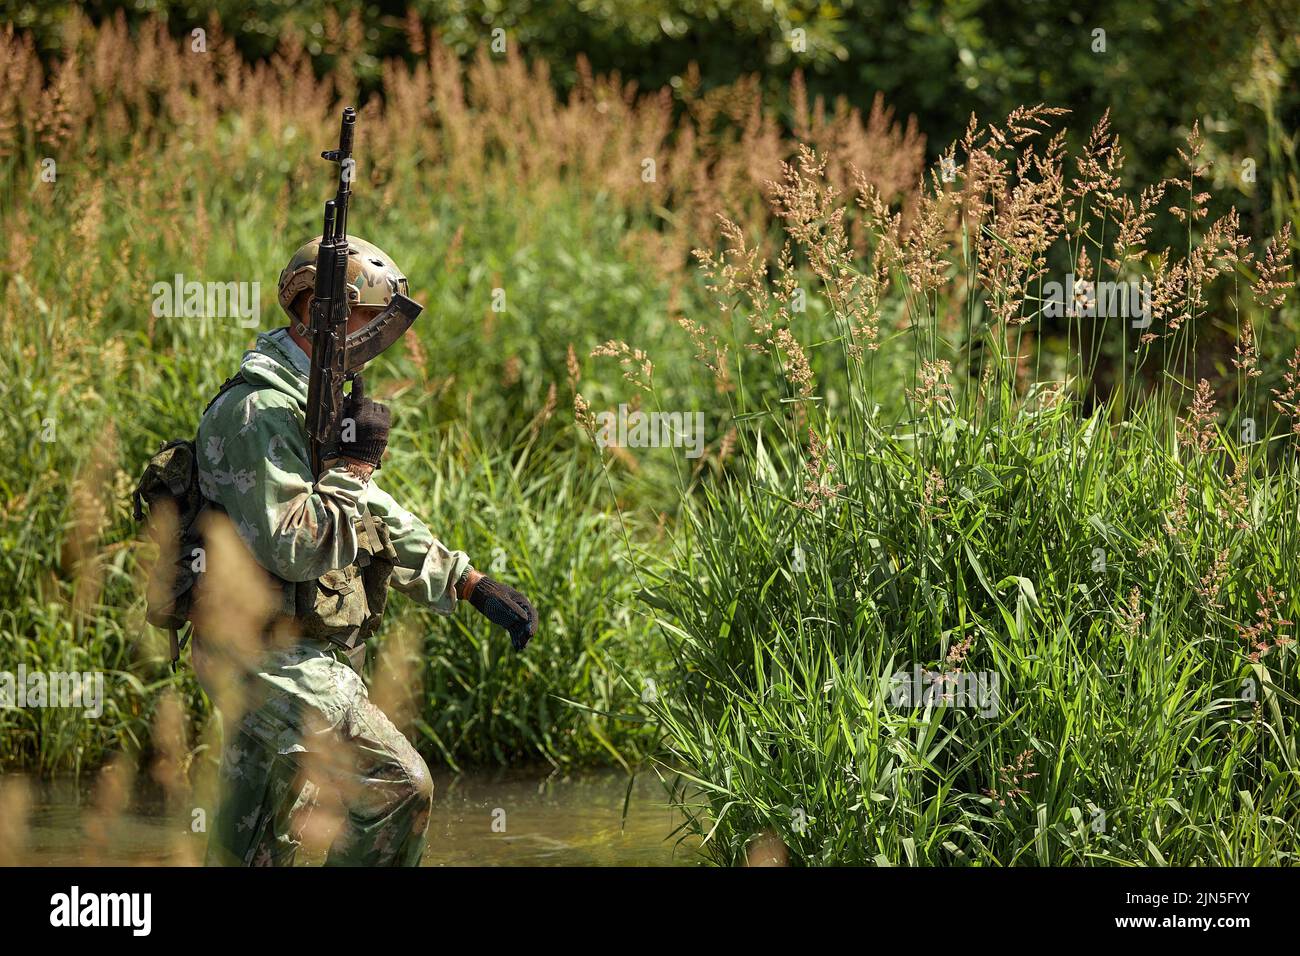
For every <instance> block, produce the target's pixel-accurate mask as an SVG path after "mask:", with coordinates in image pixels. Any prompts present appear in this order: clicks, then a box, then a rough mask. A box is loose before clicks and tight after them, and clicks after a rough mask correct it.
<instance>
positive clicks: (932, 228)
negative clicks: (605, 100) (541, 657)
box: [641, 108, 1300, 866]
mask: <svg viewBox="0 0 1300 956" xmlns="http://www.w3.org/2000/svg"><path fill="white" fill-rule="evenodd" d="M1053 112H1054V111H1051V110H1043V109H1041V108H1035V109H1026V110H1020V111H1017V112H1016V113H1015V114H1013V115H1012V116H1011V117H1010V118H1009V119H1008V121H1007V122H1006V123H1005V124H1002V125H1001V126H991V127H986V128H977V127H976V126H975V125H974V124H972V128H971V131H970V133H969V134H968V135H967V137H966V138H965V139H964V141H963V142H961V143H959V144H955V146H954V148H953V150H952V151H951V152H950V153H949V154H948V155H949V156H950V157H952V164H951V165H950V166H948V169H949V170H954V169H955V170H956V171H957V175H955V176H953V175H949V176H948V177H947V178H948V179H951V180H952V181H951V182H948V181H945V177H944V176H943V175H942V167H941V168H940V169H936V170H935V174H934V176H933V179H932V181H931V183H930V184H929V187H928V188H927V189H926V191H925V193H924V195H923V196H922V197H921V199H920V200H919V202H918V211H917V213H916V216H915V218H914V220H913V222H914V223H915V225H914V226H912V227H911V228H907V227H905V226H904V225H903V224H902V223H901V222H900V220H899V219H898V218H897V217H896V214H895V212H894V211H893V210H892V209H891V208H890V206H889V204H888V203H887V202H885V201H883V200H882V199H881V197H879V196H878V195H877V194H876V193H875V192H874V191H873V190H872V189H871V188H870V186H869V184H866V183H860V184H859V188H858V189H857V190H855V191H854V193H853V194H851V195H849V196H844V195H843V194H842V193H840V192H839V191H838V190H837V189H835V188H834V185H833V184H832V183H830V182H828V180H827V177H826V175H825V167H824V163H823V162H822V161H821V160H820V159H819V158H818V157H817V156H816V154H815V153H814V152H812V151H810V150H805V151H804V152H803V153H802V154H801V157H800V159H799V161H798V162H797V163H796V164H792V165H789V166H787V167H786V169H785V171H784V175H783V177H782V179H781V180H780V181H779V182H777V183H774V184H773V190H772V197H773V207H774V209H775V210H776V212H777V213H778V214H779V215H780V216H781V217H782V218H783V220H784V221H785V226H786V233H787V235H788V237H789V245H788V246H787V249H786V251H785V253H783V254H782V256H781V257H780V258H779V259H778V260H777V261H775V262H773V263H771V264H769V263H768V261H767V260H766V258H765V257H764V256H763V255H761V254H759V252H758V250H757V249H756V248H755V247H754V245H753V244H752V243H751V242H749V241H748V238H747V236H746V233H745V231H744V230H743V229H742V228H740V227H739V226H737V225H736V224H732V223H726V222H724V224H723V226H724V228H723V236H724V238H725V240H726V247H725V249H724V250H723V251H722V252H721V253H720V254H716V253H714V252H712V251H708V250H703V251H701V253H700V256H701V259H702V267H703V269H704V271H705V274H706V275H707V276H708V278H709V280H710V282H711V285H712V287H713V288H714V289H715V291H716V292H717V294H718V299H719V303H720V305H721V307H722V312H721V320H720V321H713V322H704V323H701V324H700V325H699V326H698V327H697V328H695V329H694V330H693V335H694V337H695V338H696V339H697V340H700V339H704V340H706V341H707V342H708V343H709V351H708V354H709V355H711V356H716V355H725V356H728V357H729V358H728V359H727V362H726V363H717V362H713V363H711V364H712V366H713V369H714V370H715V371H714V372H713V374H714V375H715V376H717V377H718V378H719V380H723V379H725V380H726V381H729V382H731V383H734V387H733V388H731V389H730V390H724V394H726V395H727V398H728V401H727V403H726V405H725V407H722V408H719V414H720V415H724V416H725V417H726V420H727V421H728V422H729V423H730V424H731V427H734V429H735V437H734V441H733V443H732V446H733V451H732V455H731V457H730V459H729V463H728V466H727V468H726V469H725V470H724V471H723V472H722V473H721V475H720V476H714V478H712V479H708V480H706V479H704V478H699V479H697V480H695V481H694V482H691V483H687V482H685V481H684V483H683V485H682V487H681V492H682V505H683V509H684V510H683V522H682V524H681V527H680V533H679V534H678V536H677V538H676V540H675V548H676V551H675V554H674V555H673V557H672V558H671V559H657V558H656V557H655V556H653V555H647V554H644V553H643V554H642V555H641V563H642V569H641V574H642V576H643V578H644V579H645V580H646V581H647V587H646V588H645V590H644V591H643V593H642V598H643V599H644V601H645V602H646V605H647V608H648V611H649V613H650V615H651V616H652V617H653V618H654V619H655V620H656V622H657V624H658V625H659V626H660V628H661V629H662V630H663V632H664V633H665V634H666V635H667V638H668V640H669V643H670V645H671V649H672V654H673V664H674V667H673V673H674V675H675V678H676V679H675V682H674V683H673V684H672V685H671V686H669V687H667V688H664V689H663V692H662V693H661V694H660V695H658V697H657V699H656V700H655V701H654V702H652V703H651V705H650V709H651V710H652V712H653V713H654V715H655V717H656V718H657V720H658V721H659V722H660V723H661V726H662V728H663V732H664V752H663V754H662V755H661V758H660V759H661V760H663V761H664V762H665V763H666V764H669V765H671V766H674V767H679V768H683V770H684V775H683V776H682V777H681V778H679V781H680V782H679V785H678V786H677V787H676V789H675V794H674V795H675V798H676V800H677V801H678V802H679V803H680V804H681V805H682V806H683V807H684V808H685V809H686V811H687V813H688V815H689V822H688V824H687V828H688V830H690V831H691V832H693V833H694V834H696V835H698V836H699V837H700V838H702V840H703V846H704V849H705V852H707V853H708V854H709V856H710V857H711V858H712V859H713V860H715V861H716V862H719V863H726V864H732V863H738V862H744V861H746V860H752V859H754V858H760V857H761V858H767V857H769V856H771V855H776V856H777V857H778V858H781V859H788V860H789V861H791V862H794V863H799V864H861V863H866V864H872V863H876V864H881V865H895V864H939V865H947V864H970V865H999V866H1002V865H1013V864H1039V865H1049V864H1051V865H1060V864H1098V863H1110V864H1148V865H1163V864H1166V863H1167V864H1177V865H1193V864H1276V863H1288V862H1292V861H1293V860H1294V859H1295V855H1296V852H1297V848H1298V844H1297V837H1298V836H1300V776H1298V775H1300V762H1298V761H1300V757H1298V755H1297V743H1298V740H1297V732H1296V722H1295V718H1296V714H1297V706H1298V705H1300V700H1297V694H1298V692H1300V687H1298V684H1297V676H1298V675H1297V667H1296V653H1295V646H1294V624H1293V622H1294V621H1295V620H1297V619H1298V618H1300V559H1298V558H1297V549H1298V548H1300V510H1298V509H1300V483H1298V481H1297V479H1298V478H1300V463H1298V461H1297V455H1296V448H1295V440H1294V434H1292V431H1293V427H1294V425H1295V423H1296V421H1297V419H1296V405H1295V398H1296V390H1295V382H1296V379H1295V361H1296V360H1295V359H1294V358H1292V357H1290V356H1288V355H1287V354H1285V353H1283V354H1277V353H1270V352H1269V351H1267V349H1266V348H1265V347H1263V346H1261V345H1260V344H1259V343H1260V342H1261V341H1262V340H1263V339H1264V333H1265V332H1266V331H1268V329H1269V323H1270V321H1278V320H1283V319H1285V320H1286V321H1289V322H1291V323H1293V322H1294V311H1295V297H1294V294H1293V292H1292V291H1291V288H1292V287H1291V267H1290V260H1291V250H1290V247H1289V237H1288V235H1287V234H1286V233H1285V232H1284V233H1283V234H1282V235H1280V236H1279V237H1277V238H1276V239H1274V240H1273V241H1272V243H1271V244H1269V245H1268V246H1261V245H1257V244H1252V243H1251V242H1250V241H1249V240H1248V239H1247V238H1246V237H1244V236H1241V235H1240V234H1239V232H1238V231H1237V224H1236V220H1235V217H1233V216H1231V215H1229V216H1227V217H1225V218H1224V219H1221V220H1218V221H1216V222H1214V223H1210V222H1206V221H1204V218H1203V213H1202V212H1200V207H1201V205H1202V201H1201V199H1200V198H1199V196H1200V193H1201V192H1202V186H1201V183H1200V182H1199V181H1198V176H1199V168H1198V159H1197V151H1198V143H1197V142H1196V135H1195V134H1194V135H1193V138H1192V141H1191V142H1190V143H1189V145H1188V147H1187V150H1186V155H1185V160H1186V164H1187V170H1188V172H1187V174H1186V175H1185V176H1183V177H1178V178H1175V179H1173V180H1171V181H1168V182H1165V183H1162V184H1158V186H1157V187H1155V188H1154V189H1151V190H1147V191H1144V192H1142V193H1141V194H1140V195H1139V196H1135V197H1134V198H1133V199H1132V200H1130V199H1129V198H1128V197H1129V195H1130V194H1129V193H1128V192H1127V191H1125V190H1124V189H1123V188H1122V185H1121V182H1120V177H1121V169H1122V153H1121V151H1120V149H1119V145H1118V141H1117V140H1116V139H1115V138H1114V137H1113V136H1112V135H1111V134H1110V133H1109V131H1108V130H1107V129H1106V127H1105V124H1104V122H1103V124H1102V125H1101V126H1100V127H1099V128H1098V129H1097V130H1095V131H1094V133H1093V136H1092V137H1091V138H1090V140H1089V143H1088V145H1087V146H1086V147H1085V148H1084V150H1083V151H1082V152H1081V153H1080V154H1078V155H1077V156H1074V157H1068V156H1067V154H1066V150H1065V148H1064V139H1063V137H1062V136H1060V135H1051V136H1050V140H1048V137H1049V134H1050V125H1051V122H1052V117H1053ZM1044 140H1048V141H1046V142H1044ZM1071 168H1073V170H1074V173H1073V175H1071V173H1070V169H1071ZM1156 215H1173V216H1176V217H1178V218H1179V219H1180V220H1181V221H1183V222H1184V223H1186V224H1187V234H1188V246H1187V248H1186V249H1184V250H1182V251H1181V252H1180V251H1179V250H1156V249H1147V248H1146V244H1145V232H1144V231H1143V228H1144V226H1145V224H1147V223H1149V221H1150V220H1151V218H1152V217H1154V216H1156ZM851 229H860V230H863V231H864V232H865V233H866V235H867V236H868V240H867V245H868V247H869V248H870V254H869V255H867V256H865V257H863V256H859V255H857V253H856V251H855V249H854V246H853V244H852V243H850V242H849V241H848V239H847V236H848V234H849V231H850V230H851ZM1065 272H1075V273H1077V274H1078V276H1079V278H1080V279H1081V280H1085V281H1088V282H1100V281H1102V280H1111V279H1119V280H1124V281H1127V280H1137V279H1140V278H1143V277H1145V278H1147V279H1149V280H1150V281H1151V282H1152V283H1153V292H1152V310H1153V317H1152V321H1151V323H1150V324H1149V325H1148V326H1141V324H1140V322H1139V323H1138V328H1134V327H1133V324H1132V323H1130V322H1129V321H1127V320H1124V319H1114V318H1112V319H1111V320H1109V321H1104V320H1103V319H1101V318H1082V317H1079V318H1075V319H1073V320H1072V329H1073V331H1072V338H1073V341H1074V342H1076V343H1078V344H1077V346H1076V349H1075V352H1074V354H1073V356H1067V357H1066V358H1067V361H1066V362H1065V363H1063V365H1062V366H1060V367H1059V371H1060V372H1061V375H1060V377H1058V378H1055V379H1053V377H1051V376H1050V375H1049V374H1048V372H1049V371H1050V369H1048V368H1047V367H1046V366H1044V365H1042V364H1040V359H1041V358H1043V356H1042V355H1041V353H1040V352H1039V350H1038V349H1037V348H1036V339H1037V338H1038V336H1039V334H1040V332H1041V329H1042V327H1043V325H1044V324H1045V318H1044V305H1045V297H1044V292H1045V289H1046V283H1047V282H1048V281H1051V280H1052V279H1058V278H1063V273H1065ZM1216 282H1219V283H1230V284H1232V285H1233V287H1234V289H1235V290H1236V291H1235V294H1234V296H1233V301H1235V302H1237V303H1238V304H1239V306H1240V309H1239V311H1238V312H1237V313H1236V314H1233V315H1228V316H1222V315H1214V314H1212V313H1211V311H1210V307H1209V306H1208V305H1207V303H1208V301H1209V299H1208V290H1209V289H1210V288H1211V286H1212V285H1213V284H1214V283H1216ZM797 293H803V295H804V296H805V297H806V299H807V301H809V302H812V303H815V306H814V305H809V307H808V308H807V311H806V312H800V311H797V310H796V309H795V308H794V307H793V306H792V304H791V303H792V302H794V301H796V294H797ZM1212 320H1217V321H1219V322H1223V323H1231V327H1235V328H1238V329H1241V330H1243V332H1242V333H1241V337H1240V340H1239V342H1238V350H1237V363H1236V369H1235V371H1234V372H1233V373H1232V375H1233V378H1235V379H1239V380H1240V384H1241V387H1240V388H1237V389H1235V394H1236V395H1237V396H1238V401H1237V405H1236V407H1235V408H1219V407H1218V405H1217V404H1216V397H1215V392H1216V390H1215V387H1214V386H1213V385H1212V384H1211V383H1210V382H1209V381H1207V380H1202V381H1200V382H1199V383H1197V381H1196V380H1195V378H1193V377H1191V376H1193V375H1194V373H1195V372H1196V370H1198V369H1199V368H1201V366H1200V365H1199V364H1198V362H1197V360H1196V357H1195V354H1194V350H1195V345H1194V341H1195V340H1194V338H1193V337H1192V335H1191V330H1192V327H1193V326H1194V325H1196V324H1200V323H1206V322H1209V321H1212ZM1126 334H1127V335H1128V336H1130V337H1129V338H1128V340H1127V341H1128V348H1127V350H1126V354H1125V365H1124V370H1123V371H1122V372H1121V373H1120V375H1119V378H1120V379H1121V381H1122V382H1123V387H1121V388H1118V389H1115V390H1114V391H1112V392H1111V393H1110V395H1109V397H1107V398H1104V399H1100V400H1098V398H1097V396H1096V395H1095V393H1094V392H1093V391H1092V390H1091V388H1090V387H1089V377H1090V375H1091V372H1092V361H1093V360H1092V355H1091V352H1090V348H1089V345H1090V343H1092V342H1094V341H1095V339H1096V337H1098V336H1120V335H1126ZM900 363H901V364H902V365H903V366H905V367H907V368H908V369H909V372H908V373H907V374H906V375H905V376H903V377H901V379H900V377H899V376H898V374H897V369H898V367H899V365H900ZM1153 364H1154V365H1155V367H1153ZM1288 366H1289V371H1288ZM1265 371H1268V372H1269V373H1270V375H1271V376H1272V379H1273V380H1274V381H1278V382H1279V387H1278V388H1277V389H1276V391H1272V390H1265V389H1264V388H1263V387H1262V386H1260V385H1259V381H1260V380H1261V378H1262V373H1263V372H1265ZM1140 373H1147V374H1148V377H1147V378H1146V379H1145V381H1151V380H1154V381H1155V382H1156V385H1155V386H1154V387H1144V385H1143V381H1144V379H1141V378H1140V377H1139V375H1140ZM1151 373H1155V374H1151ZM1288 376H1289V377H1288ZM900 381H901V382H902V383H903V386H904V387H903V388H900V387H899V383H900ZM1261 393H1262V394H1261ZM651 402H652V403H653V395H652V396H651ZM715 407H716V406H715ZM1279 413H1280V414H1279ZM902 675H906V676H907V677H908V678H913V677H914V675H919V676H921V680H922V684H921V686H920V687H917V688H915V689H914V690H911V691H908V690H904V689H903V687H904V686H905V685H902V684H900V683H899V680H898V676H902ZM972 678H976V679H978V681H980V683H979V684H975V685H971V684H968V683H963V681H969V680H970V679H972ZM979 687H983V688H985V689H988V688H996V690H997V695H996V697H991V696H987V695H983V694H980V693H978V692H976V693H974V694H971V693H968V690H971V689H974V688H979ZM773 848H775V850H774V849H773Z"/></svg>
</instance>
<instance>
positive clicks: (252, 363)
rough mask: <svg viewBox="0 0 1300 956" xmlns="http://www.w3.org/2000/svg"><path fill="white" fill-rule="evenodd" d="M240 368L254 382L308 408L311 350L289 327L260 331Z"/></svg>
mask: <svg viewBox="0 0 1300 956" xmlns="http://www.w3.org/2000/svg"><path fill="white" fill-rule="evenodd" d="M239 370H240V372H241V373H242V374H243V376H244V378H245V379H246V380H247V381H248V382H249V383H250V384H256V385H258V386H261V387H264V388H273V389H275V390H276V391H279V392H283V393H284V394H285V395H288V396H289V397H290V398H292V399H294V400H295V401H296V402H297V403H298V404H299V405H301V406H302V407H303V408H304V409H305V408H306V407H307V374H308V372H309V371H310V370H311V364H310V360H309V359H308V358H307V353H306V352H304V351H303V350H302V349H301V348H299V347H298V344H297V343H296V342H294V340H293V339H291V338H290V337H289V330H288V329H275V330H273V331H271V332H259V333H258V335H257V344H256V345H255V346H254V347H253V348H252V349H250V350H249V351H247V352H245V353H244V358H243V360H242V361H241V362H240V363H239Z"/></svg>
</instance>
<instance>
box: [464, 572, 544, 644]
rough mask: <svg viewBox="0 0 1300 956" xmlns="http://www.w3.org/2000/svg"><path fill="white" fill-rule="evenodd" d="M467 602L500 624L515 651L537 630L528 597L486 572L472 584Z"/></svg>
mask: <svg viewBox="0 0 1300 956" xmlns="http://www.w3.org/2000/svg"><path fill="white" fill-rule="evenodd" d="M469 603H470V604H472V605H474V609H475V610H476V611H478V612H479V613H480V614H482V615H483V616H484V617H486V618H487V619H488V620H489V621H491V622H492V623H493V624H497V625H500V626H501V627H504V628H505V629H506V631H507V632H508V633H509V634H510V643H511V644H513V645H514V646H515V650H517V651H522V650H523V649H524V648H525V647H527V646H528V642H529V641H530V640H532V638H533V635H534V634H536V633H537V609H536V608H534V607H533V606H532V605H531V604H529V603H528V598H526V597H524V596H523V595H522V594H520V593H519V592H518V591H516V590H515V589H514V588H512V587H509V586H507V585H505V584H502V583H501V582H500V581H494V580H493V579H492V578H489V577H488V576H487V575H484V576H483V577H481V578H479V580H478V583H477V584H475V585H474V590H473V591H471V592H470V595H469Z"/></svg>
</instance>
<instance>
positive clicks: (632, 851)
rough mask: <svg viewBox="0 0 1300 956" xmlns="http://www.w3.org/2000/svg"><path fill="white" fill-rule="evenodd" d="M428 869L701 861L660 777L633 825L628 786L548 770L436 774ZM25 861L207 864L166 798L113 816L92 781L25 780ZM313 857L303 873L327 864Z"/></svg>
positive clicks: (639, 788)
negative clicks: (681, 830) (680, 832)
mask: <svg viewBox="0 0 1300 956" xmlns="http://www.w3.org/2000/svg"><path fill="white" fill-rule="evenodd" d="M434 782H435V785H436V790H435V797H434V807H433V816H432V817H431V819H430V823H429V844H428V849H427V850H426V851H425V855H424V865H425V866H688V865H693V864H696V863H698V857H697V856H696V855H695V854H693V853H692V852H691V850H690V848H689V846H687V845H682V846H677V845H676V838H675V837H672V838H670V834H671V833H672V832H673V830H674V828H675V827H676V826H677V824H678V823H679V822H680V817H679V816H678V815H677V814H675V813H674V811H673V810H671V809H670V808H669V807H668V806H667V804H666V802H665V799H664V789H663V785H662V784H661V783H660V782H659V780H658V778H656V777H655V776H654V775H653V774H646V775H642V776H639V777H638V778H637V780H636V783H635V784H634V786H633V788H632V797H631V801H630V802H629V804H628V811H627V818H626V820H624V819H623V801H624V798H625V796H626V793H627V777H626V776H624V775H623V774H621V773H617V772H596V773H587V774H582V775H578V776H574V777H570V778H555V777H547V776H545V771H536V770H534V771H512V772H497V773H469V774H461V775H459V776H455V775H451V774H447V773H444V774H438V773H435V774H434ZM28 783H29V793H30V798H31V804H30V807H29V814H28V820H27V822H28V825H27V829H26V833H25V839H24V841H23V842H24V843H25V847H24V850H23V852H22V854H21V860H22V862H24V863H26V864H28V865H33V866H83V865H90V866H114V865H117V866H121V865H125V866H133V865H147V866H159V865H162V866H166V865H191V864H196V863H199V862H201V861H202V858H203V848H204V843H205V840H206V837H205V836H204V835H203V834H201V833H199V834H195V833H192V832H190V827H189V825H188V823H189V821H188V819H187V817H186V816H185V815H184V814H183V813H180V814H178V813H175V812H173V813H169V812H168V811H167V810H166V808H165V805H164V802H163V800H162V797H161V796H160V795H158V794H153V795H150V794H148V793H137V794H133V795H132V797H131V798H130V799H129V801H124V802H125V806H123V807H122V808H121V809H120V810H118V811H116V812H114V813H112V814H106V813H104V812H103V810H102V809H101V807H100V806H98V805H97V803H96V800H95V799H94V798H93V796H92V794H91V789H90V787H89V785H88V784H87V783H85V782H84V781H83V782H82V783H81V784H78V783H77V782H76V781H74V780H67V779H61V780H53V781H36V780H29V781H28ZM320 858H321V855H320V854H314V855H313V854H310V853H308V854H305V855H303V856H301V857H300V860H299V862H300V863H307V864H312V863H319V862H320Z"/></svg>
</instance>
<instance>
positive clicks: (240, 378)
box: [199, 368, 251, 418]
mask: <svg viewBox="0 0 1300 956" xmlns="http://www.w3.org/2000/svg"><path fill="white" fill-rule="evenodd" d="M248 384H251V383H250V382H249V381H248V379H246V378H244V370H243V369H242V368H241V369H240V370H239V371H238V372H236V373H235V374H234V375H232V376H230V378H228V379H226V380H225V381H224V382H222V383H221V387H220V388H219V389H217V394H215V395H213V396H212V401H210V402H208V404H207V405H206V406H205V407H204V409H203V415H206V414H207V413H208V409H210V408H211V407H212V406H213V405H215V404H217V399H219V398H220V397H221V396H222V395H225V394H226V392H228V391H230V390H231V389H232V388H234V387H235V386H236V385H248ZM203 415H200V416H199V417H200V418H202V417H203Z"/></svg>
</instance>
